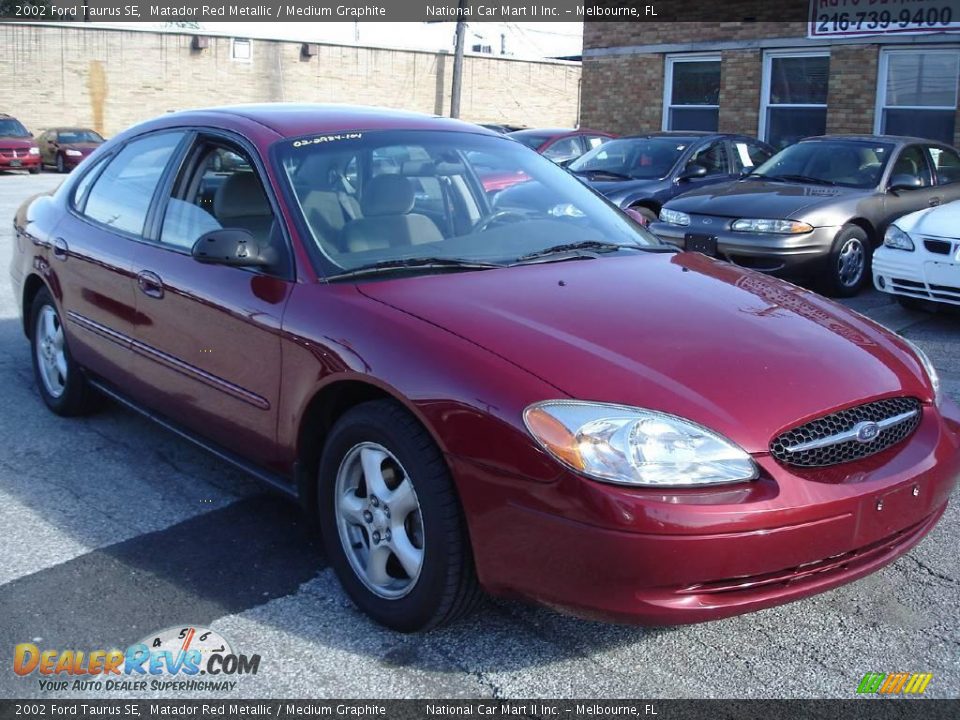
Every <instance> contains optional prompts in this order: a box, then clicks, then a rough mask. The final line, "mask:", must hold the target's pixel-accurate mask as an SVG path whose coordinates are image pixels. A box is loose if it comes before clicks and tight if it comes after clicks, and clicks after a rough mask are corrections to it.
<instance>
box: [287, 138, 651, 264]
mask: <svg viewBox="0 0 960 720" xmlns="http://www.w3.org/2000/svg"><path fill="white" fill-rule="evenodd" d="M273 157H274V160H275V162H277V163H278V165H279V167H280V168H281V169H282V175H284V176H285V177H286V179H287V181H288V190H289V195H290V196H291V199H293V200H294V201H295V202H294V204H295V205H296V206H297V207H298V208H299V210H300V213H301V216H302V217H301V219H302V221H303V224H304V225H305V227H306V229H307V230H308V231H309V234H310V235H312V237H313V240H314V243H315V246H316V248H317V249H318V250H319V256H320V261H321V264H322V265H324V266H325V267H324V268H323V269H324V272H325V273H326V274H328V275H335V274H340V273H343V272H345V271H351V270H356V269H359V268H368V267H370V266H371V265H376V264H384V263H387V264H390V263H398V262H404V261H409V260H418V261H419V260H425V259H430V260H434V261H438V262H436V263H434V264H435V265H437V266H439V265H440V264H441V262H447V267H451V266H450V264H449V262H448V261H456V262H464V263H466V262H469V263H475V264H481V263H482V264H487V265H494V266H502V265H510V264H514V263H516V262H518V261H523V260H525V259H527V256H530V255H532V254H537V253H543V251H555V250H556V249H557V248H558V246H563V247H564V249H565V250H568V251H570V252H573V253H574V254H575V255H576V254H577V253H578V251H579V250H581V249H582V250H583V254H584V255H588V254H589V253H590V252H608V251H610V250H613V251H618V250H620V249H623V250H625V251H637V250H649V249H658V250H663V249H665V246H664V245H662V244H661V243H660V242H659V240H657V239H656V238H655V237H654V236H653V235H652V234H650V233H649V232H647V231H646V230H645V229H644V228H643V227H641V226H640V225H639V224H637V223H636V222H634V221H633V220H632V219H630V218H629V217H628V216H626V215H625V214H624V213H622V212H621V211H619V210H617V209H616V208H615V207H614V206H612V205H611V204H610V203H609V202H608V201H607V200H605V199H604V198H602V197H601V196H599V195H597V194H596V193H594V192H593V191H591V190H590V189H589V188H587V187H586V186H585V185H584V184H583V183H581V182H579V181H578V180H577V179H576V178H575V177H573V176H572V175H570V173H568V172H566V171H565V170H563V169H562V168H560V167H558V166H557V165H555V164H554V163H552V162H550V161H549V160H547V159H546V158H544V157H542V156H540V155H538V154H537V153H533V152H530V150H528V149H527V148H525V147H523V146H522V145H519V144H517V143H515V142H512V141H510V140H507V139H506V138H503V137H499V136H491V135H480V134H473V133H465V132H450V131H439V132H438V131H423V130H419V131H377V132H362V133H361V132H345V133H341V134H336V135H321V136H310V137H304V138H300V139H295V140H294V139H290V140H284V141H280V142H278V143H277V144H276V145H275V146H274V149H273ZM493 162H495V163H496V167H497V170H498V171H501V172H502V171H506V172H508V173H512V174H515V175H517V176H519V177H522V178H523V179H524V182H519V183H516V184H513V185H510V186H508V187H506V188H504V189H499V190H488V189H485V186H484V182H483V175H484V174H485V173H489V168H490V165H491V164H492V163H493ZM571 246H577V247H571ZM579 246H583V247H582V248H581V247H579ZM601 246H602V247H601ZM548 254H549V253H548Z"/></svg>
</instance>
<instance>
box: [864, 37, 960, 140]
mask: <svg viewBox="0 0 960 720" xmlns="http://www.w3.org/2000/svg"><path fill="white" fill-rule="evenodd" d="M948 53H949V54H952V55H953V56H954V58H955V59H956V60H957V82H958V84H960V45H952V44H951V45H949V46H945V47H942V46H939V45H938V46H935V47H931V46H929V45H924V46H918V45H915V46H901V47H887V48H881V49H880V57H879V58H878V60H877V97H876V104H875V106H874V111H873V132H874V134H876V135H884V134H886V133H885V130H886V128H885V126H886V122H885V113H884V111H885V110H887V108H888V107H892V108H895V109H897V110H941V111H945V112H946V111H950V112H953V113H954V116H956V112H957V108H958V106H960V89H958V87H955V88H954V101H955V102H954V105H953V107H950V106H947V105H890V106H888V105H887V80H888V74H889V70H890V57H891V56H894V55H908V54H914V55H916V54H924V55H929V54H937V55H946V54H948ZM953 132H954V135H956V132H957V126H956V118H954V130H953ZM927 139H929V140H930V142H931V143H933V144H939V143H940V142H941V141H940V140H934V139H933V138H927Z"/></svg>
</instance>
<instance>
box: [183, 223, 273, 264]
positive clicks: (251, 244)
mask: <svg viewBox="0 0 960 720" xmlns="http://www.w3.org/2000/svg"><path fill="white" fill-rule="evenodd" d="M191 255H193V259H194V260H196V261H197V262H202V263H209V264H211V265H230V266H232V267H263V266H265V265H271V264H273V257H272V256H273V252H272V248H269V247H266V248H264V247H261V246H260V244H259V243H258V242H257V241H256V239H255V238H254V237H253V235H251V234H250V233H249V232H247V231H246V230H242V229H240V228H221V229H220V230H211V231H210V232H208V233H204V234H203V235H201V236H200V239H199V240H197V241H196V242H195V243H194V244H193V250H192V251H191Z"/></svg>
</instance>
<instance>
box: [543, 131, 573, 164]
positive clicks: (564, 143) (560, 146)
mask: <svg viewBox="0 0 960 720" xmlns="http://www.w3.org/2000/svg"><path fill="white" fill-rule="evenodd" d="M581 155H583V149H582V148H581V147H580V138H579V137H577V136H576V135H571V136H570V137H565V138H561V139H560V140H557V141H556V142H555V143H554V144H553V145H551V146H550V147H548V148H547V149H546V150H544V151H543V156H544V157H547V158H550V159H551V160H553V161H554V162H557V163H559V162H563V161H564V160H573V159H575V158H578V157H580V156H581Z"/></svg>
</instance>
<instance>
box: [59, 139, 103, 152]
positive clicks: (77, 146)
mask: <svg viewBox="0 0 960 720" xmlns="http://www.w3.org/2000/svg"><path fill="white" fill-rule="evenodd" d="M100 145H101V143H96V142H75V143H60V148H61V149H63V150H79V151H80V152H82V153H84V154H87V153H91V152H93V151H94V150H96V149H97V148H98V147H100Z"/></svg>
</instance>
